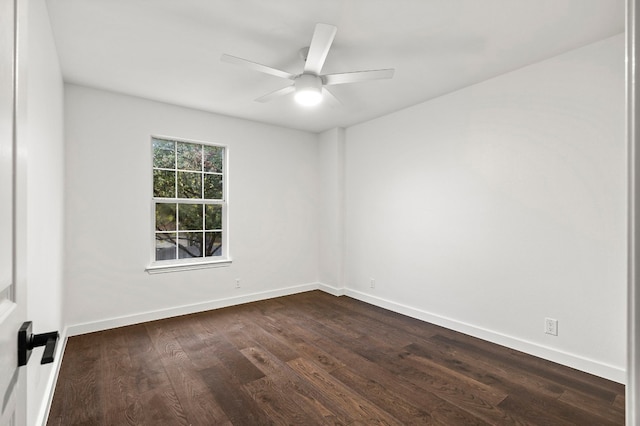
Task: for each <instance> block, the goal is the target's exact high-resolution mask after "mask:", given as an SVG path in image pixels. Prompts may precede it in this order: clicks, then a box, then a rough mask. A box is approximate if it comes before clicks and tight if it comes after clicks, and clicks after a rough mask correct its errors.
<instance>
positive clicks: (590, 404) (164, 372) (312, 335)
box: [48, 291, 625, 426]
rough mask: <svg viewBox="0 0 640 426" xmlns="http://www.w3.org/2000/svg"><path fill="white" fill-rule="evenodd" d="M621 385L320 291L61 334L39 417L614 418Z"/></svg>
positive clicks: (231, 420) (556, 424) (578, 421)
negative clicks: (60, 352)
mask: <svg viewBox="0 0 640 426" xmlns="http://www.w3.org/2000/svg"><path fill="white" fill-rule="evenodd" d="M624 404H625V399H624V386H623V385H620V384H618V383H614V382H611V381H608V380H605V379H601V378H598V377H595V376H592V375H589V374H587V373H583V372H580V371H576V370H573V369H571V368H567V367H564V366H561V365H558V364H554V363H551V362H549V361H545V360H542V359H539V358H536V357H533V356H530V355H527V354H524V353H521V352H518V351H515V350H512V349H509V348H505V347H502V346H499V345H495V344H492V343H490V342H486V341H482V340H480V339H476V338H473V337H470V336H466V335H464V334H460V333H457V332H455V331H452V330H447V329H445V328H442V327H439V326H436V325H433V324H428V323H425V322H422V321H418V320H416V319H413V318H408V317H405V316H403V315H400V314H397V313H393V312H389V311H387V310H384V309H382V308H378V307H375V306H371V305H368V304H366V303H364V302H361V301H357V300H354V299H350V298H348V297H334V296H331V295H328V294H326V293H322V292H319V291H311V292H307V293H301V294H296V295H292V296H285V297H279V298H274V299H269V300H265V301H261V302H254V303H249V304H245V305H238V306H233V307H229V308H224V309H218V310H214V311H208V312H202V313H198V314H192V315H185V316H182V317H177V318H169V319H166V320H159V321H153V322H149V323H145V324H138V325H133V326H128V327H122V328H118V329H113V330H106V331H103V332H98V333H92V334H87V335H83V336H74V337H71V338H69V340H68V343H67V346H66V350H65V354H64V357H63V360H62V365H61V368H60V375H59V378H58V382H57V383H56V390H55V394H54V398H53V403H52V407H51V412H50V416H49V419H48V425H64V426H74V425H118V426H120V425H126V426H129V425H147V424H149V425H150V424H153V425H160V424H161V425H167V426H173V425H176V426H178V425H192V426H198V425H203V426H204V425H213V424H215V425H269V424H278V425H280V424H295V425H306V424H309V425H328V424H332V425H371V424H391V425H400V424H402V425H412V424H429V425H446V426H455V425H488V424H491V425H510V424H522V425H553V426H563V425H567V426H568V425H580V426H582V425H592V424H593V425H623V423H624V408H625V407H624Z"/></svg>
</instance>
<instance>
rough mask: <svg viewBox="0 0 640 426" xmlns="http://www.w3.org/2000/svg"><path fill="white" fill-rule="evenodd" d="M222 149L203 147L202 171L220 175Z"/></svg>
mask: <svg viewBox="0 0 640 426" xmlns="http://www.w3.org/2000/svg"><path fill="white" fill-rule="evenodd" d="M223 153H224V148H222V147H219V146H207V145H204V171H205V172H218V173H222V159H223Z"/></svg>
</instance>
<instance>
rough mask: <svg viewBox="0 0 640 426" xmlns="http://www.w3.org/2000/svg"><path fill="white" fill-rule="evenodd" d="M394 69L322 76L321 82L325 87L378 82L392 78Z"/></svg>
mask: <svg viewBox="0 0 640 426" xmlns="http://www.w3.org/2000/svg"><path fill="white" fill-rule="evenodd" d="M394 71H395V70H394V69H393V68H390V69H386V70H370V71H354V72H343V73H340V74H327V75H323V76H322V81H323V82H324V84H326V85H327V86H331V85H334V84H345V83H358V82H360V81H369V80H379V79H383V78H391V77H393V73H394Z"/></svg>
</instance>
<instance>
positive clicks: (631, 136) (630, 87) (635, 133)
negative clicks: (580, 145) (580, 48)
mask: <svg viewBox="0 0 640 426" xmlns="http://www.w3.org/2000/svg"><path fill="white" fill-rule="evenodd" d="M639 7H640V0H627V8H626V26H625V29H626V103H627V153H628V161H629V163H628V168H629V170H628V190H629V195H628V197H629V201H628V203H629V205H628V209H629V211H628V250H627V255H628V261H627V262H628V266H627V267H628V281H627V286H628V288H627V384H626V398H625V399H626V424H627V426H637V425H640V370H639V368H638V367H639V365H638V364H639V359H640V338H639V337H640V336H639V334H640V325H639V324H640V257H639V256H640V193H638V191H640V128H639V127H638V126H640V120H639V119H638V114H639V113H640V85H639V84H638V82H637V81H636V77H637V75H638V73H637V64H638V63H640V45H639V43H638V28H637V25H638V19H637V18H638V17H639V15H640V10H639Z"/></svg>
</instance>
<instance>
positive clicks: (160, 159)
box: [153, 139, 176, 169]
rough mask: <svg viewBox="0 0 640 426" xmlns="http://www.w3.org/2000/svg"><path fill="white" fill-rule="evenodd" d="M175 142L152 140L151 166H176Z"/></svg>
mask: <svg viewBox="0 0 640 426" xmlns="http://www.w3.org/2000/svg"><path fill="white" fill-rule="evenodd" d="M175 146H176V144H175V143H174V142H173V141H163V140H159V139H154V140H153V167H160V168H164V169H175V168H176V154H175V149H176V148H175Z"/></svg>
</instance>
